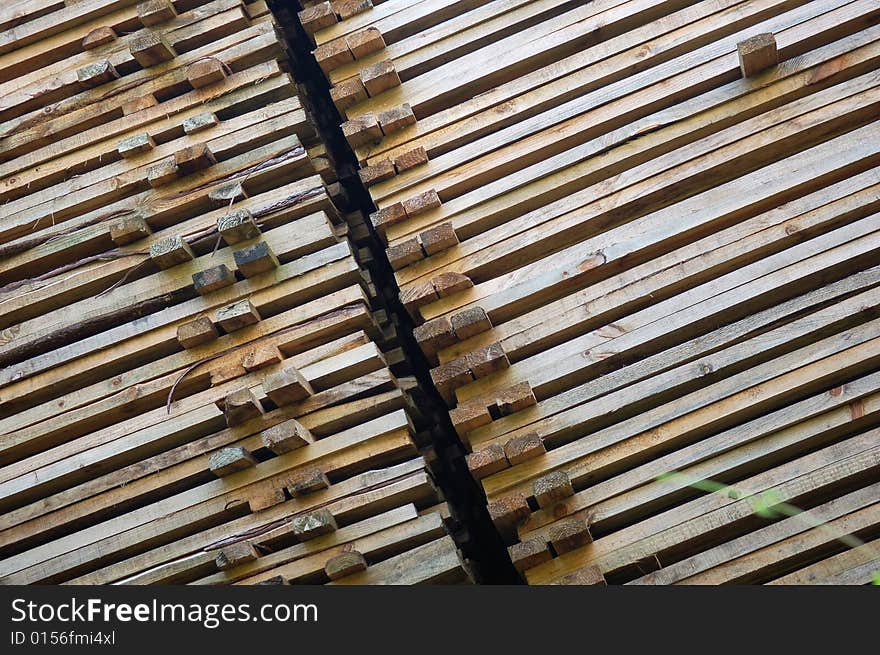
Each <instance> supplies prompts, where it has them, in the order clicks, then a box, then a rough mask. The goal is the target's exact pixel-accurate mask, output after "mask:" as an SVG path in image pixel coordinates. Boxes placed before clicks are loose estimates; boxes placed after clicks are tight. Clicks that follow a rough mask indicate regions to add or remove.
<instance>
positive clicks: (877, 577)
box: [871, 571, 880, 585]
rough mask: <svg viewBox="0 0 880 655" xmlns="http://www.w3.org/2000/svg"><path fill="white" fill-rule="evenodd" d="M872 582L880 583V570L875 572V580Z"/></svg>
mask: <svg viewBox="0 0 880 655" xmlns="http://www.w3.org/2000/svg"><path fill="white" fill-rule="evenodd" d="M871 584H875V585H880V571H877V572H876V573H874V582H872V583H871Z"/></svg>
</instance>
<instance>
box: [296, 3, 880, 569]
mask: <svg viewBox="0 0 880 655" xmlns="http://www.w3.org/2000/svg"><path fill="white" fill-rule="evenodd" d="M305 4H310V5H311V6H309V7H307V8H305V9H304V11H303V12H302V13H301V14H300V17H301V20H302V23H303V26H304V27H305V28H306V30H307V31H308V32H309V33H310V34H311V35H312V36H313V38H314V44H315V48H314V56H315V57H316V59H317V60H318V63H319V65H320V66H321V68H322V70H323V71H324V73H325V74H326V77H327V80H328V82H329V84H330V86H331V96H332V98H333V101H334V102H335V104H336V106H337V108H338V109H339V111H340V112H341V114H342V115H343V121H344V122H343V123H342V124H341V129H342V131H343V133H344V135H345V136H346V138H347V139H348V141H349V144H350V145H351V147H352V148H353V149H354V151H355V153H356V156H357V159H358V161H359V163H360V165H361V170H360V176H361V180H362V182H363V183H364V185H366V186H367V187H368V189H369V192H370V194H371V196H372V199H373V201H374V203H375V205H376V208H377V211H376V212H375V213H373V214H372V215H371V216H370V220H371V221H372V223H373V226H374V228H375V230H376V232H377V233H378V234H379V235H380V236H381V238H382V239H383V240H384V246H385V248H386V254H387V258H388V260H389V262H390V264H391V266H392V267H393V268H394V269H395V271H396V279H397V283H398V286H399V289H400V299H401V301H402V303H403V305H404V307H406V309H407V310H408V311H409V312H410V314H411V316H412V319H413V320H414V321H415V322H416V324H417V328H416V330H415V336H416V338H417V340H418V342H419V344H420V346H421V348H422V350H423V352H424V353H425V355H426V356H427V357H428V359H429V360H430V361H431V363H432V366H433V367H434V368H433V369H432V371H431V376H432V378H433V382H434V384H435V386H436V387H437V390H438V391H439V392H440V394H441V395H442V396H443V398H444V399H445V400H446V402H447V403H448V405H449V413H450V417H451V420H452V423H453V425H454V426H455V428H456V430H457V432H458V434H459V436H460V437H461V439H462V441H463V443H464V444H465V446H466V447H467V449H468V450H469V451H470V455H469V456H468V464H469V468H470V471H471V473H472V474H473V476H474V477H475V478H476V479H478V480H479V481H480V483H481V484H482V488H483V490H484V491H485V495H486V500H487V503H488V509H489V513H490V515H491V517H492V518H493V520H494V522H495V525H496V527H497V529H498V530H499V532H500V533H501V535H502V536H503V538H504V539H505V540H506V543H507V544H508V545H509V553H510V556H511V558H512V560H513V563H514V565H515V566H516V567H517V569H518V570H519V571H520V572H521V573H522V574H523V577H524V578H525V580H527V581H528V582H529V583H532V584H548V583H562V584H566V583H573V584H593V583H604V582H613V583H625V582H626V583H663V584H671V583H688V584H690V583H722V582H757V583H768V582H773V583H808V582H809V583H817V582H828V583H853V584H864V583H868V582H871V580H872V578H873V579H875V580H876V579H878V578H877V571H878V570H880V542H878V541H877V540H878V537H880V412H875V410H878V409H880V314H878V306H880V214H878V209H880V167H878V166H880V69H878V65H880V5H878V4H877V2H876V1H873V0H821V1H818V0H817V1H812V2H811V1H805V0H750V1H742V0H705V1H702V2H694V1H686V0H594V1H593V2H586V3H585V2H570V1H566V0H498V1H495V2H477V1H467V0H386V1H385V2H381V3H379V2H377V1H375V0H374V2H372V3H371V2H369V1H367V2H323V3H317V2H316V3H305ZM801 510H809V511H808V512H807V513H802V512H801Z"/></svg>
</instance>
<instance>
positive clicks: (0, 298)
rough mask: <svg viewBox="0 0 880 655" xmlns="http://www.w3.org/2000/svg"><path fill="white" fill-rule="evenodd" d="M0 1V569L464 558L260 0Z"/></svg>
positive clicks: (342, 566) (47, 572)
mask: <svg viewBox="0 0 880 655" xmlns="http://www.w3.org/2000/svg"><path fill="white" fill-rule="evenodd" d="M0 12H2V13H0V29H2V30H3V31H2V33H0V180H2V182H0V214H2V218H0V285H2V288H0V335H2V336H0V365H2V371H0V434H2V437H0V582H2V583H168V582H175V583H197V584H225V583H244V584H250V583H256V582H260V583H288V582H296V583H304V582H314V583H322V582H328V581H331V580H332V581H333V582H334V583H339V584H362V583H376V584H389V583H397V584H402V583H418V582H464V581H468V580H469V579H470V575H471V574H470V571H469V566H468V564H467V563H466V562H465V561H464V560H463V559H462V557H461V554H460V552H459V550H458V545H457V544H456V542H455V541H454V540H453V538H452V537H451V536H450V535H451V533H452V531H453V530H454V529H455V516H454V515H453V513H452V512H451V511H450V509H449V508H448V507H447V505H446V503H445V500H444V498H443V496H442V493H441V492H440V491H439V489H438V487H437V485H436V484H435V480H434V479H433V474H432V468H433V460H434V455H433V454H432V449H431V443H430V439H428V438H427V437H426V434H427V431H428V430H429V429H430V428H431V425H430V424H428V423H427V422H426V421H425V419H424V417H422V416H421V414H420V412H419V410H418V408H417V407H416V403H415V402H413V398H418V395H419V393H420V392H419V389H418V386H417V383H416V381H415V378H414V377H412V376H411V372H410V371H408V370H407V366H406V362H405V361H402V358H401V356H400V352H399V343H398V339H399V338H398V335H397V334H396V331H395V317H394V316H393V315H392V314H390V313H389V311H388V309H387V308H386V307H385V306H384V304H383V299H382V297H381V294H379V293H377V290H376V288H375V285H374V284H373V282H372V278H371V275H370V270H369V269H370V266H371V265H372V262H373V261H374V258H373V252H372V251H371V250H370V244H371V236H370V230H369V229H368V227H367V225H366V224H365V223H364V218H363V215H362V214H361V213H359V212H356V211H355V212H352V211H349V208H348V207H347V206H346V203H345V197H344V193H343V192H342V189H341V187H340V186H339V184H338V183H337V182H336V170H335V164H334V161H333V156H332V153H330V152H329V151H328V148H327V146H326V145H325V143H324V142H323V141H322V138H321V137H320V135H319V134H318V131H317V130H316V128H315V127H314V126H315V125H316V122H315V121H314V120H313V116H312V115H311V113H310V112H311V109H310V107H309V106H307V100H306V96H305V95H304V94H303V93H302V92H301V90H300V89H299V88H298V84H297V82H296V81H295V80H294V79H293V77H292V74H291V71H290V67H289V61H288V57H287V46H286V43H285V41H284V40H283V38H281V36H280V35H279V33H278V26H277V25H276V24H275V19H274V18H273V16H272V15H271V14H270V13H269V10H268V7H267V5H266V3H265V2H264V1H263V0H257V1H255V2H250V3H248V4H244V3H243V2H242V1H241V0H174V1H173V2H172V1H169V0H146V1H141V2H138V1H137V0H78V1H75V2H70V1H68V2H64V1H62V0H56V1H52V2H49V1H43V0H17V1H16V2H12V3H4V6H3V8H2V10H0Z"/></svg>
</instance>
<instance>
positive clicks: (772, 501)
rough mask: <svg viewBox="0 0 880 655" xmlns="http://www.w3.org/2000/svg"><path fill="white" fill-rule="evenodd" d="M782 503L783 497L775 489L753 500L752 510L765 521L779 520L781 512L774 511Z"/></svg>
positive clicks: (754, 497)
mask: <svg viewBox="0 0 880 655" xmlns="http://www.w3.org/2000/svg"><path fill="white" fill-rule="evenodd" d="M781 502H782V497H781V496H780V494H779V492H778V491H777V490H775V489H768V490H767V491H764V492H762V493H761V494H759V495H757V496H753V497H752V499H751V504H752V509H753V510H754V512H755V514H757V515H758V516H760V517H761V518H765V519H775V518H779V517H780V516H781V515H780V514H779V512H777V511H776V510H774V509H773V507H774V506H776V505H779V504H780V503H781Z"/></svg>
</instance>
